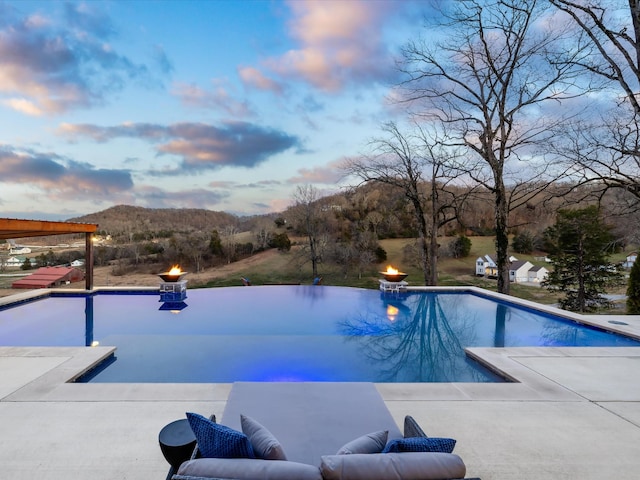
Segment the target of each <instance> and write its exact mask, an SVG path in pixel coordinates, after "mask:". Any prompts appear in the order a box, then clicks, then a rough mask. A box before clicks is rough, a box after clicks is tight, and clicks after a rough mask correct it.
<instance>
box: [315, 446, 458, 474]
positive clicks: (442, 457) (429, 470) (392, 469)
mask: <svg viewBox="0 0 640 480" xmlns="http://www.w3.org/2000/svg"><path fill="white" fill-rule="evenodd" d="M320 471H321V473H322V478H323V479H324V480H443V479H449V478H463V477H464V475H465V473H466V467H465V465H464V463H463V461H462V459H461V458H460V457H459V456H457V455H454V454H452V453H423V452H409V453H374V454H353V455H325V456H323V457H322V463H321V464H320Z"/></svg>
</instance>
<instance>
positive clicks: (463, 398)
mask: <svg viewBox="0 0 640 480" xmlns="http://www.w3.org/2000/svg"><path fill="white" fill-rule="evenodd" d="M626 320H627V321H629V317H626ZM110 351H111V348H110V347H98V348H77V347H70V348H66V347H56V348H51V347H39V348H26V347H4V348H0V422H1V424H2V429H1V431H0V464H1V465H2V466H3V473H2V476H3V478H11V479H14V480H17V479H32V478H42V479H47V480H57V479H60V480H62V479H64V480H74V479H86V478H92V479H96V480H100V479H105V480H107V479H109V480H113V479H128V478H142V479H153V478H156V479H163V478H164V477H165V475H166V472H167V469H168V465H167V464H166V462H165V460H164V458H163V456H162V454H161V452H160V449H159V446H158V432H159V431H160V429H161V428H162V427H163V426H164V425H165V424H167V423H169V422H170V421H172V420H175V419H178V418H184V414H185V412H186V411H194V412H199V413H202V414H210V413H216V414H217V415H218V416H220V415H221V414H222V412H223V410H224V406H225V402H226V399H227V396H228V394H229V391H230V389H231V384H73V383H66V382H67V381H68V380H69V379H71V378H74V377H75V376H76V375H78V374H79V373H80V372H81V371H83V370H84V369H86V368H87V367H88V366H90V365H93V364H94V363H95V362H96V361H98V360H99V359H100V358H102V357H103V356H105V355H108V354H109V353H110ZM470 353H471V354H472V355H473V356H475V357H477V358H478V359H480V360H482V361H486V362H490V363H492V364H495V365H497V366H499V368H500V369H502V370H504V371H505V373H507V374H508V375H510V376H512V377H514V378H516V379H517V380H518V383H508V384H470V383H457V384H455V383H443V384H376V387H377V388H378V390H379V391H380V393H381V395H382V397H383V398H384V400H385V402H386V404H387V406H388V408H389V410H390V411H391V413H392V415H393V416H394V418H395V419H396V422H397V423H398V424H399V425H401V422H402V419H403V417H404V415H407V414H409V415H412V416H414V418H415V419H416V420H417V421H418V422H419V423H420V424H421V426H422V427H423V428H424V429H425V431H426V432H427V434H428V435H432V436H450V437H454V438H456V439H457V440H458V445H457V446H456V450H455V452H456V453H458V454H459V455H460V456H461V457H462V458H463V460H464V461H465V463H466V465H467V476H478V477H481V478H482V479H483V480H491V479H495V480H501V479H504V480H507V479H509V480H511V479H514V478H518V479H521V480H528V479H531V480H533V479H536V480H538V479H540V478H548V479H576V480H577V479H580V480H585V479H594V480H595V479H598V480H603V479H619V478H630V475H634V474H633V473H632V472H637V471H638V470H640V456H639V455H638V445H640V349H637V348H633V347H631V348H514V349H492V348H477V349H473V351H471V352H470Z"/></svg>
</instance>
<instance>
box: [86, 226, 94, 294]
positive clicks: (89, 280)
mask: <svg viewBox="0 0 640 480" xmlns="http://www.w3.org/2000/svg"><path fill="white" fill-rule="evenodd" d="M84 236H85V245H86V246H85V255H84V256H85V258H84V270H85V278H84V281H85V288H86V289H87V290H93V233H91V232H87V233H85V235H84Z"/></svg>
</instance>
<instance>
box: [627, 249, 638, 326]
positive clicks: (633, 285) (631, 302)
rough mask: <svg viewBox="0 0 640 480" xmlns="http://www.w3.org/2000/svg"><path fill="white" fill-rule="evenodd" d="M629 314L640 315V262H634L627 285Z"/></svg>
mask: <svg viewBox="0 0 640 480" xmlns="http://www.w3.org/2000/svg"><path fill="white" fill-rule="evenodd" d="M627 314H629V315H640V260H636V261H635V262H633V266H632V267H631V272H630V273H629V284H628V285H627Z"/></svg>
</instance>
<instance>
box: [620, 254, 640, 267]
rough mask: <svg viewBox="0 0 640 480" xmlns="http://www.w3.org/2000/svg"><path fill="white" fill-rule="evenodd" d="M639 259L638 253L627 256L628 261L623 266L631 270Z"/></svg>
mask: <svg viewBox="0 0 640 480" xmlns="http://www.w3.org/2000/svg"><path fill="white" fill-rule="evenodd" d="M637 258H638V254H637V253H636V252H633V253H630V254H629V255H627V259H626V260H625V261H624V263H623V264H622V266H623V267H624V268H631V267H633V264H634V263H636V259H637Z"/></svg>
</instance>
